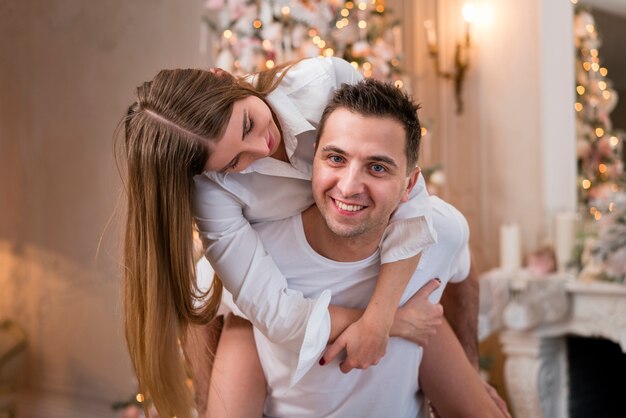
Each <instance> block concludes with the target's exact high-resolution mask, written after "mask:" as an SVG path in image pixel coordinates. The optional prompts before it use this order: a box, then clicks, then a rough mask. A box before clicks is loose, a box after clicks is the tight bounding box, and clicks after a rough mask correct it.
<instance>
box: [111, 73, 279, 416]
mask: <svg viewBox="0 0 626 418" xmlns="http://www.w3.org/2000/svg"><path fill="white" fill-rule="evenodd" d="M289 66H291V64H285V65H283V66H279V67H276V68H274V69H272V70H271V71H267V72H263V73H260V74H258V76H257V79H256V85H255V86H252V85H251V84H249V83H248V82H246V81H244V80H243V79H241V78H236V77H233V76H231V75H230V74H228V73H217V74H216V73H212V72H209V71H202V70H189V69H186V70H180V69H177V70H163V71H161V72H159V73H158V74H157V75H156V77H154V79H153V80H151V81H148V82H146V83H143V84H142V85H141V86H139V87H138V88H137V100H136V102H135V103H133V104H132V105H131V106H130V107H129V108H128V112H127V116H126V118H125V121H124V128H125V129H124V132H125V138H124V141H123V144H122V145H123V146H122V149H121V150H120V152H119V153H118V160H121V162H122V166H124V167H125V173H123V175H122V177H125V179H124V183H125V188H126V195H127V199H128V202H127V205H128V206H127V217H126V231H125V238H124V241H125V242H124V269H125V271H124V308H125V309H124V322H125V334H126V342H127V345H128V351H129V354H130V358H131V362H132V365H133V367H134V370H135V373H136V375H137V378H138V380H139V385H140V389H141V391H142V392H143V393H144V394H145V395H146V396H148V397H149V398H150V399H151V400H152V402H153V403H154V405H155V407H156V409H157V411H158V412H159V414H160V416H162V417H173V416H176V417H178V418H191V417H192V416H193V412H192V410H193V408H194V405H195V403H194V399H193V395H192V392H191V390H190V388H189V385H188V383H187V382H188V379H189V373H190V370H189V367H188V366H187V365H188V359H187V356H186V354H185V352H184V346H185V338H186V335H187V331H188V327H189V325H190V324H206V323H208V322H209V321H211V320H212V319H213V318H214V317H215V315H216V312H217V308H218V306H219V303H220V299H221V290H222V286H221V283H220V281H219V280H217V279H214V282H213V285H212V288H211V289H210V291H209V292H207V293H208V294H207V293H203V292H202V291H201V290H200V289H199V288H198V286H197V283H196V275H195V260H194V255H193V214H192V209H191V208H192V199H193V177H194V176H195V175H198V174H200V173H201V172H202V171H203V169H204V165H205V163H206V160H207V158H208V143H207V141H210V140H214V139H216V138H219V137H221V135H222V134H223V131H224V130H225V128H226V125H227V124H228V121H229V119H230V115H231V113H232V108H233V103H234V102H235V101H237V100H240V99H243V98H245V97H247V96H250V95H255V96H257V97H259V98H261V99H264V97H265V95H266V94H267V93H269V92H270V91H272V90H273V89H274V88H276V86H277V85H278V84H279V83H280V81H281V80H282V77H284V75H285V74H286V72H287V70H288V67H289ZM283 70H284V71H283ZM280 71H282V74H281V75H278V73H279V72H280ZM201 300H206V302H203V303H201V304H198V302H199V301H201ZM197 305H200V307H198V306H197Z"/></svg>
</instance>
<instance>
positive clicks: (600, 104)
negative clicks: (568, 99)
mask: <svg viewBox="0 0 626 418" xmlns="http://www.w3.org/2000/svg"><path fill="white" fill-rule="evenodd" d="M574 35H575V47H576V104H575V109H576V134H577V138H576V149H577V156H578V176H579V178H578V185H579V187H578V190H579V202H580V203H581V204H582V205H583V206H584V207H588V208H589V209H588V210H589V212H588V213H589V214H590V215H591V216H593V217H595V218H596V219H600V218H601V217H602V213H601V211H599V210H598V208H597V207H596V203H595V202H596V201H601V200H606V199H607V198H608V197H609V196H610V195H611V194H613V193H615V192H617V191H619V190H623V189H624V180H625V178H624V163H623V161H622V159H621V155H622V153H621V147H622V141H623V134H621V133H619V132H615V131H613V129H612V124H611V119H610V118H609V115H610V113H611V112H612V111H613V109H614V108H615V105H616V104H617V100H618V97H617V92H616V91H615V90H614V89H613V88H612V86H611V81H610V80H609V79H608V78H607V75H608V70H607V69H606V68H605V67H603V66H602V65H601V61H600V57H599V47H600V45H601V39H600V36H599V34H598V31H597V29H596V26H595V22H594V19H593V16H592V15H591V13H590V12H589V11H588V10H586V9H584V8H577V9H576V13H575V21H574Z"/></svg>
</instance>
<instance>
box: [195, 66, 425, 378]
mask: <svg viewBox="0 0 626 418" xmlns="http://www.w3.org/2000/svg"><path fill="white" fill-rule="evenodd" d="M361 78H362V77H361V75H360V74H359V73H358V72H357V71H356V70H355V69H354V68H353V67H352V66H351V65H350V64H349V63H347V62H346V61H344V60H341V59H338V58H315V59H308V60H303V61H301V62H299V63H298V64H296V65H295V66H294V67H292V68H291V69H290V70H289V72H288V73H287V75H286V76H285V78H284V79H283V80H282V81H281V83H280V85H279V87H278V88H276V89H275V90H274V91H272V92H271V93H270V94H269V95H268V96H267V98H266V100H267V102H268V103H269V104H270V105H271V107H272V109H273V110H274V112H275V113H276V115H277V117H278V119H279V122H280V125H281V128H282V132H283V141H284V142H285V147H286V150H287V154H288V156H289V159H290V163H285V162H282V161H279V160H276V159H273V158H263V159H260V160H257V161H255V162H254V163H253V164H251V165H250V166H249V167H248V168H246V170H244V171H242V172H240V173H230V174H224V173H216V172H205V173H204V174H203V175H200V176H196V177H195V179H194V180H195V191H194V216H195V219H196V223H197V225H198V228H199V231H200V238H201V239H202V241H203V244H204V247H205V249H206V257H207V259H208V260H209V262H210V264H211V266H212V267H213V269H214V270H215V272H216V273H217V274H218V276H219V277H220V279H221V280H222V283H223V284H224V287H225V289H226V290H228V291H229V292H230V293H232V299H233V300H234V302H235V303H236V305H237V307H238V308H239V311H238V312H237V313H238V314H240V315H242V316H245V317H247V318H249V319H250V321H251V322H252V323H253V324H254V325H255V326H256V327H257V328H258V329H259V330H260V331H261V332H263V333H264V334H265V335H267V336H268V338H270V339H271V340H272V341H274V342H276V343H279V344H281V345H283V346H284V347H287V348H288V349H290V350H292V351H294V352H296V353H299V354H300V359H299V363H298V366H297V367H296V368H294V371H293V372H294V376H293V378H294V381H296V380H297V378H298V377H299V376H300V375H301V374H302V373H304V372H305V371H306V370H308V368H309V367H311V366H312V365H313V364H314V363H315V362H316V361H317V359H318V358H319V354H320V353H321V351H322V350H323V349H324V345H325V342H326V341H327V340H328V336H329V334H330V316H329V313H328V304H329V301H330V292H329V291H326V292H324V291H321V292H319V293H318V294H317V295H316V296H315V297H314V298H305V297H303V295H302V293H301V292H298V291H294V290H292V289H288V288H287V282H286V280H285V276H284V275H283V273H281V271H280V270H279V269H278V267H276V264H275V263H274V261H273V260H272V256H271V255H270V254H271V251H269V252H268V251H267V250H266V248H265V247H264V246H263V243H262V242H261V240H260V239H259V237H258V236H257V233H256V232H255V231H254V229H253V228H252V227H251V224H254V223H256V222H262V221H272V220H278V219H285V218H287V217H289V216H292V215H295V214H298V213H300V212H302V211H303V210H304V209H306V208H307V207H309V206H310V205H311V204H313V198H312V194H311V182H310V179H311V170H312V161H313V154H314V146H315V139H316V132H317V126H318V123H319V120H320V118H321V115H322V111H323V109H324V107H325V106H326V104H327V102H328V100H329V99H330V97H331V96H332V94H333V92H334V91H335V90H336V89H337V88H339V87H340V86H341V85H342V84H343V83H348V84H354V83H356V82H358V81H359V80H361ZM430 212H431V209H430V202H429V200H428V194H427V192H426V188H425V185H424V181H423V178H422V177H421V176H420V178H419V180H418V184H417V185H416V186H415V187H414V189H413V192H412V193H411V198H410V199H409V202H407V203H405V204H402V205H401V207H400V208H399V209H398V211H397V213H396V214H394V216H393V218H392V222H391V223H390V226H389V227H388V229H387V231H386V232H385V237H384V240H383V242H382V254H383V256H382V259H383V262H391V261H396V260H400V259H404V258H408V257H411V256H413V255H415V254H417V253H419V252H420V251H421V250H422V249H423V248H425V247H427V246H428V245H430V244H432V243H433V242H434V241H435V239H436V235H435V232H434V230H433V229H432V223H431V219H430V216H431V214H430ZM226 297H227V298H228V294H227V295H226Z"/></svg>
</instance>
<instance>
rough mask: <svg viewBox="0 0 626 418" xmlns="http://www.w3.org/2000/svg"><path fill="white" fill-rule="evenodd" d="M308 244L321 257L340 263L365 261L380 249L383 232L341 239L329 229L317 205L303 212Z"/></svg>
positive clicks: (303, 223)
mask: <svg viewBox="0 0 626 418" xmlns="http://www.w3.org/2000/svg"><path fill="white" fill-rule="evenodd" d="M302 225H303V227H304V235H305V237H306V240H307V242H308V243H309V245H310V246H311V248H313V250H315V252H317V253H318V254H319V255H321V256H323V257H326V258H329V259H331V260H334V261H340V262H353V261H360V260H364V259H366V258H367V257H369V256H370V255H372V254H373V253H374V251H376V250H377V249H378V244H379V242H380V239H381V238H382V233H383V231H380V232H379V233H375V234H363V235H360V236H358V237H350V238H346V237H341V236H338V235H336V234H335V233H334V232H333V231H331V230H330V229H329V228H328V225H326V222H325V221H324V218H322V215H321V214H320V212H319V210H318V209H317V206H316V205H313V206H311V207H310V208H308V209H307V210H305V211H304V212H302Z"/></svg>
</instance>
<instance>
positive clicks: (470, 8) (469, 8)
mask: <svg viewBox="0 0 626 418" xmlns="http://www.w3.org/2000/svg"><path fill="white" fill-rule="evenodd" d="M462 13H463V20H465V21H466V22H467V23H472V22H474V21H475V20H476V16H477V14H478V12H477V10H476V6H475V5H474V3H472V2H467V3H465V4H464V5H463V11H462Z"/></svg>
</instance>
